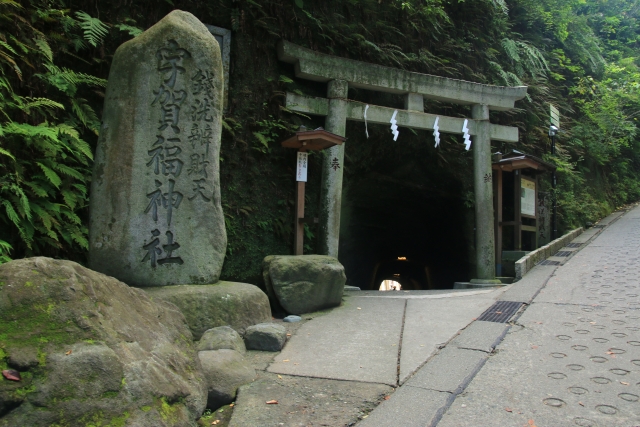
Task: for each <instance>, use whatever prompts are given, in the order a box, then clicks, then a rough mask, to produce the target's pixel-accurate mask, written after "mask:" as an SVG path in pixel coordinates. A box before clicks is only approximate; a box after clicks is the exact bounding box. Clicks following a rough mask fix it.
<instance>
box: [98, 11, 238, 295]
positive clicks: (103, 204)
mask: <svg viewBox="0 0 640 427" xmlns="http://www.w3.org/2000/svg"><path fill="white" fill-rule="evenodd" d="M223 87H224V74H223V69H222V60H221V56H220V47H219V46H218V42H216V40H215V38H214V37H213V35H212V34H211V33H210V32H209V30H208V29H207V27H206V26H205V25H204V24H203V23H202V22H200V21H199V20H198V19H197V18H196V17H195V16H193V15H192V14H190V13H187V12H183V11H179V10H176V11H173V12H171V13H170V14H168V15H167V16H166V17H164V18H163V19H162V20H161V21H160V22H158V23H157V24H156V25H154V26H153V27H151V28H150V29H148V30H147V31H145V32H144V34H141V35H140V36H138V37H136V38H134V39H132V40H129V41H128V42H126V43H124V44H123V45H121V46H120V47H119V48H118V50H117V51H116V53H115V55H114V57H113V61H112V63H111V70H110V71H109V82H108V84H107V91H106V96H105V102H104V112H103V115H102V126H101V128H100V138H99V140H98V145H97V148H96V156H95V163H94V169H93V179H92V181H91V198H90V204H91V205H90V213H91V216H90V219H89V263H90V264H89V266H90V267H91V268H92V269H94V270H96V271H100V272H101V273H104V274H108V275H109V276H113V277H116V278H118V279H120V280H122V281H123V282H125V283H127V284H129V285H132V286H168V285H182V284H207V283H216V282H217V281H218V279H219V277H220V271H221V269H222V264H223V262H224V256H225V253H226V250H227V235H226V231H225V223H224V215H223V213H222V206H221V204H220V173H219V172H220V134H221V130H222V108H223V97H222V92H223Z"/></svg>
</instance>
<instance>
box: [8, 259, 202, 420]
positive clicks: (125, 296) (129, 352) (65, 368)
mask: <svg viewBox="0 0 640 427" xmlns="http://www.w3.org/2000/svg"><path fill="white" fill-rule="evenodd" d="M0 366H1V369H3V370H4V369H7V368H12V369H16V370H18V371H19V372H20V376H21V377H22V380H21V381H9V380H7V379H3V378H2V379H0V426H2V427H15V426H34V427H37V426H51V425H64V426H80V425H81V426H85V425H122V426H124V425H131V426H139V427H152V426H153V427H156V426H177V425H180V426H195V425H196V423H195V420H196V419H197V418H198V417H199V416H200V415H201V414H202V412H203V410H204V409H205V405H206V399H207V390H206V385H205V384H204V382H203V381H202V370H201V366H200V363H199V359H198V358H197V353H196V351H195V348H194V345H193V342H192V335H191V331H190V330H189V328H188V326H187V324H186V322H185V319H184V316H183V315H182V313H181V312H180V311H179V310H178V309H177V308H176V307H175V306H174V305H172V304H169V303H166V302H164V301H162V300H158V301H155V302H154V301H151V298H149V296H148V295H147V294H146V293H145V292H144V291H142V290H140V289H135V288H131V287H129V286H127V285H126V284H124V283H122V282H120V281H118V280H116V279H114V278H112V277H108V276H105V275H103V274H101V273H97V272H95V271H92V270H89V269H87V268H84V267H82V266H81V265H79V264H76V263H74V262H70V261H60V260H53V259H50V258H29V259H23V260H18V261H11V262H9V263H6V264H3V265H0Z"/></svg>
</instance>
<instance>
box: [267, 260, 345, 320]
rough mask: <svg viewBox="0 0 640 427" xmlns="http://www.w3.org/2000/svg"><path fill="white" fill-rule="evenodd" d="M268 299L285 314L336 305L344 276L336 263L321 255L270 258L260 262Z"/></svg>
mask: <svg viewBox="0 0 640 427" xmlns="http://www.w3.org/2000/svg"><path fill="white" fill-rule="evenodd" d="M263 277H264V280H265V285H266V288H267V292H268V293H269V297H270V298H271V299H272V300H273V299H277V302H278V303H279V305H280V306H281V307H282V308H283V309H284V310H285V311H286V312H287V313H289V314H302V313H311V312H314V311H318V310H322V309H325V308H330V307H335V306H338V305H340V302H341V301H342V293H343V292H344V284H345V283H346V281H347V276H346V275H345V273H344V267H343V266H342V264H340V262H338V260H337V259H335V258H333V257H330V256H325V255H275V256H274V255H271V256H268V257H266V258H265V259H264V261H263Z"/></svg>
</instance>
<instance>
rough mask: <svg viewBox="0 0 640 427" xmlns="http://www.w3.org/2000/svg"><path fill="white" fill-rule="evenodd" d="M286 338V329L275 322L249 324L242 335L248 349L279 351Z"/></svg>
mask: <svg viewBox="0 0 640 427" xmlns="http://www.w3.org/2000/svg"><path fill="white" fill-rule="evenodd" d="M286 339H287V330H286V329H285V328H284V326H282V325H276V324H275V323H260V324H258V325H253V326H249V327H248V328H247V331H246V332H245V335H244V342H245V345H246V346H247V349H248V350H261V351H280V350H282V347H283V346H284V342H285V341H286Z"/></svg>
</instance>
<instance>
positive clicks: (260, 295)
mask: <svg viewBox="0 0 640 427" xmlns="http://www.w3.org/2000/svg"><path fill="white" fill-rule="evenodd" d="M145 291H146V292H147V293H149V295H151V297H152V298H153V299H154V300H157V299H163V300H165V301H168V302H170V303H173V304H175V305H176V306H178V308H179V309H180V310H181V311H182V313H184V317H185V318H186V319H187V323H188V324H189V328H191V332H192V333H193V336H194V337H195V339H200V338H201V337H202V334H204V332H205V331H206V330H208V329H211V328H216V327H218V326H225V325H228V326H230V327H232V328H233V329H235V330H236V331H238V332H239V333H241V334H242V333H244V331H245V329H247V327H248V326H251V325H255V324H257V323H262V322H269V321H271V308H270V306H269V299H268V298H267V296H266V295H265V293H264V292H262V291H261V290H260V288H258V287H257V286H254V285H250V284H247V283H236V282H218V283H216V284H214V285H177V286H163V287H158V288H145Z"/></svg>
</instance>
